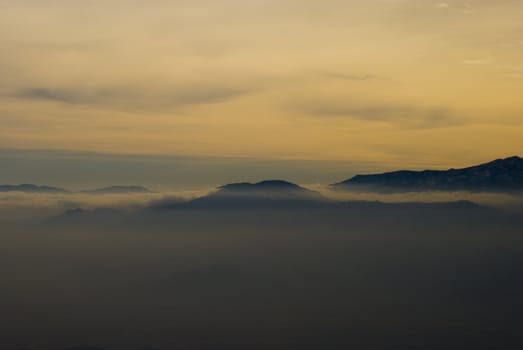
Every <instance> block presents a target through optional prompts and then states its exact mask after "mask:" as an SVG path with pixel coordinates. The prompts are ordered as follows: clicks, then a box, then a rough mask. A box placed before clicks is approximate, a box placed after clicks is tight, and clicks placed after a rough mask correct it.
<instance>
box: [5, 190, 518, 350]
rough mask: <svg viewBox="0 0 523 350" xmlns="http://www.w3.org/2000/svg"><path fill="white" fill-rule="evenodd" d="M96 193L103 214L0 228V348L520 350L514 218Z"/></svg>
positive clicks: (461, 209) (432, 207)
mask: <svg viewBox="0 0 523 350" xmlns="http://www.w3.org/2000/svg"><path fill="white" fill-rule="evenodd" d="M34 198H40V199H39V200H42V198H49V197H34ZM82 198H87V197H82ZM91 198H92V199H91V200H92V201H95V200H98V201H101V202H99V204H103V205H100V207H104V209H96V208H97V206H96V205H94V202H92V203H91V206H90V207H85V208H84V209H83V210H70V211H68V212H67V213H66V214H64V215H51V216H48V217H44V216H43V215H42V216H40V217H38V218H37V219H35V220H32V221H31V220H22V221H17V220H8V221H6V220H3V223H1V224H0V225H1V226H0V232H1V234H0V260H1V263H0V275H1V276H2V277H1V280H2V288H1V289H0V308H1V310H2V316H1V317H0V348H1V349H34V350H37V349H42V350H47V349H57V350H62V349H114V350H120V349H121V350H123V349H137V350H141V349H169V350H170V349H349V348H352V349H363V350H365V349H369V350H371V349H372V350H374V349H464V348H471V349H520V348H521V345H522V344H523V337H522V336H521V329H522V326H523V322H522V320H521V314H522V312H523V303H522V301H521V293H522V292H523V279H522V278H521V276H522V275H523V240H522V239H521V227H522V223H523V219H522V216H521V215H520V214H519V213H514V212H505V211H500V210H498V209H496V208H490V207H483V206H479V205H475V204H473V203H470V202H454V203H428V204H427V203H425V204H423V203H417V204H416V203H399V204H390V203H389V204H382V203H376V202H347V203H341V204H340V203H332V202H327V203H323V202H321V204H315V205H311V206H306V205H301V206H295V205H287V206H286V205H280V206H279V207H278V209H277V210H275V209H270V208H267V207H264V206H261V207H259V208H256V206H250V207H249V209H246V208H242V207H241V206H236V207H234V206H228V207H223V206H222V207H220V205H219V203H218V202H217V200H215V201H211V202H206V203H207V206H192V207H191V206H186V205H184V204H183V203H182V204H180V200H178V199H174V200H166V199H165V198H162V200H161V201H160V198H157V197H154V198H151V197H139V198H142V200H141V202H140V201H134V202H133V203H134V204H133V203H131V204H129V205H123V203H124V202H121V201H114V199H115V198H116V197H106V196H93V197H91ZM95 198H98V199H95ZM118 198H119V199H122V198H123V197H118ZM145 198H146V199H145ZM108 199H111V200H110V201H109V202H110V203H109V202H105V201H108ZM11 200H12V199H11ZM9 203H11V202H10V201H9V200H7V201H3V202H2V205H3V206H4V207H3V210H6V206H9ZM33 203H40V204H39V205H41V204H42V203H43V202H38V200H34V201H33ZM54 203H56V202H54ZM137 203H139V204H137ZM146 203H152V204H151V205H147V204H146ZM158 203H161V204H162V205H158ZM166 203H169V204H170V205H168V206H166V205H164V204H166ZM209 203H211V204H209ZM217 203H218V205H217ZM72 204H74V205H69V204H68V205H67V206H70V207H71V208H73V207H75V206H77V205H78V204H82V203H79V202H74V203H72ZM83 204H86V202H85V201H84V202H83ZM109 204H111V205H109ZM35 206H36V204H35ZM111 206H112V208H111ZM20 208H21V207H20V206H19V207H18V209H17V210H15V211H18V210H19V209H20ZM55 209H56V208H55ZM53 211H54V209H53Z"/></svg>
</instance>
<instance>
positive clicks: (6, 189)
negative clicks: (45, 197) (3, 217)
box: [0, 184, 68, 193]
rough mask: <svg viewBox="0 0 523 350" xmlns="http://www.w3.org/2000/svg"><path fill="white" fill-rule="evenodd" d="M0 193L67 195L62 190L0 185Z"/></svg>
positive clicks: (32, 186) (23, 185)
mask: <svg viewBox="0 0 523 350" xmlns="http://www.w3.org/2000/svg"><path fill="white" fill-rule="evenodd" d="M0 192H30V193H67V192H68V191H66V190H64V189H63V188H58V187H51V186H38V185H34V184H20V185H0Z"/></svg>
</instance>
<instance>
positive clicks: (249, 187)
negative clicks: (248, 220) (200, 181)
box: [155, 180, 330, 209]
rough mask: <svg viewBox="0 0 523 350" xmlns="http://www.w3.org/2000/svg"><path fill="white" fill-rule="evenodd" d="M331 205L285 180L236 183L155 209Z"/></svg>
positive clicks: (317, 194) (316, 193) (325, 199)
mask: <svg viewBox="0 0 523 350" xmlns="http://www.w3.org/2000/svg"><path fill="white" fill-rule="evenodd" d="M328 202H330V200H329V199H327V198H325V197H323V196H322V195H321V194H320V193H319V192H316V191H312V190H309V189H306V188H304V187H301V186H298V185H296V184H293V183H291V182H287V181H283V180H266V181H262V182H258V183H248V182H241V183H232V184H227V185H224V186H220V187H218V188H217V191H215V192H213V193H210V194H208V195H206V196H203V197H199V198H195V199H193V200H190V201H187V202H181V203H180V202H178V201H177V202H175V203H163V204H160V205H156V206H155V208H163V209H165V208H187V209H193V208H231V207H233V208H246V207H268V208H275V207H281V206H300V205H301V206H303V205H317V204H323V203H328Z"/></svg>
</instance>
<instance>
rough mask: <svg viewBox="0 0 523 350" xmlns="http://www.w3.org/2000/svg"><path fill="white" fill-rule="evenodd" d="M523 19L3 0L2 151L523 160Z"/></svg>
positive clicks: (477, 5) (358, 2)
mask: <svg viewBox="0 0 523 350" xmlns="http://www.w3.org/2000/svg"><path fill="white" fill-rule="evenodd" d="M522 14H523V1H521V0H506V1H502V0H499V1H498V0H469V1H461V0H457V1H447V2H443V1H430V0H322V1H319V0H279V1H278V0H249V1H246V0H171V1H167V0H148V1H145V0H143V1H138V0H103V1H102V0H81V1H80V0H55V1H52V0H16V1H15V0H0V52H1V54H0V148H28V149H64V150H83V151H97V152H106V153H134V154H165V155H184V156H200V155H202V156H217V157H231V156H232V157H235V156H240V157H254V158H264V159H302V160H303V159H308V160H367V159H371V160H373V161H376V162H384V163H387V164H394V165H397V166H408V165H412V164H417V163H418V162H420V161H421V160H422V161H423V163H424V164H427V163H428V162H429V163H432V164H434V165H444V164H451V165H460V164H462V165H469V163H472V162H476V161H485V160H488V159H490V158H498V157H503V156H509V155H513V154H518V153H520V154H521V152H520V150H522V149H523V137H521V135H523V115H522V113H523V98H522V91H523V90H522V88H523V21H522V20H521V18H522ZM428 159H429V160H430V161H427V160H428Z"/></svg>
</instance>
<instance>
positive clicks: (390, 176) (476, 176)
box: [331, 156, 523, 192]
mask: <svg viewBox="0 0 523 350" xmlns="http://www.w3.org/2000/svg"><path fill="white" fill-rule="evenodd" d="M331 187H333V188H335V189H342V190H356V191H371V192H420V191H473V192H512V191H523V158H521V157H519V156H512V157H508V158H503V159H496V160H494V161H491V162H488V163H483V164H480V165H475V166H471V167H467V168H462V169H449V170H423V171H410V170H400V171H394V172H388V173H382V174H371V175H356V176H354V177H352V178H351V179H348V180H345V181H342V182H340V183H336V184H333V185H331Z"/></svg>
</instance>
